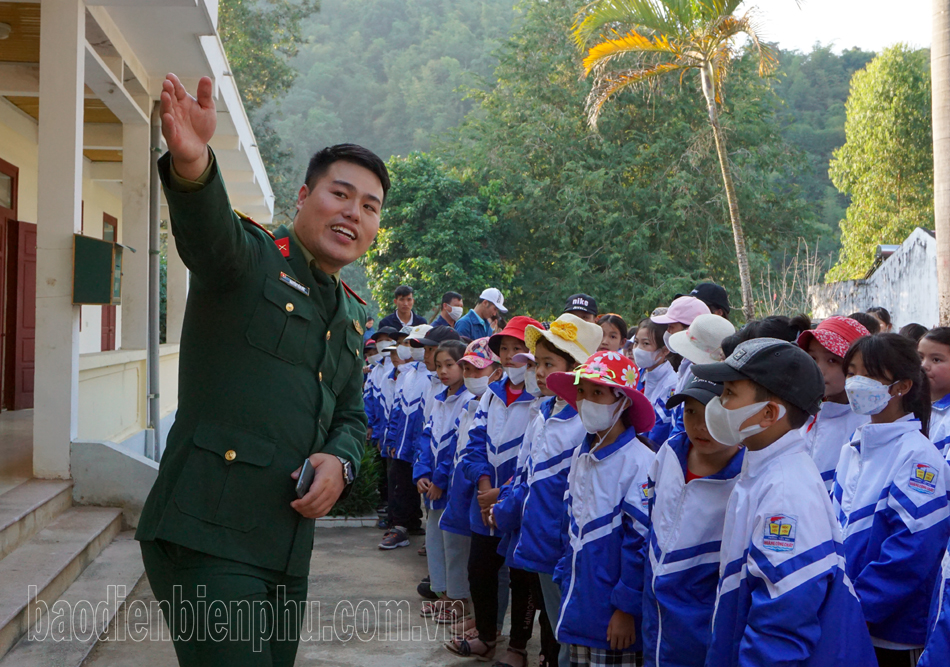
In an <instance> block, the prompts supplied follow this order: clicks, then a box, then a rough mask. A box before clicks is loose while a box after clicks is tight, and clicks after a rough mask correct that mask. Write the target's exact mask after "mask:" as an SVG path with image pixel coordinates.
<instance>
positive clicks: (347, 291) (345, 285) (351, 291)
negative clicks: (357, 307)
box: [340, 280, 366, 306]
mask: <svg viewBox="0 0 950 667" xmlns="http://www.w3.org/2000/svg"><path fill="white" fill-rule="evenodd" d="M340 284H341V285H343V289H345V290H346V293H347V294H349V295H350V296H351V297H353V298H354V299H356V300H357V301H359V302H360V303H361V304H363V305H364V306H365V305H366V302H365V301H363V299H361V298H360V295H359V294H357V293H356V292H354V291H353V288H352V287H350V286H349V285H347V284H346V283H345V282H343V281H342V280H341V281H340Z"/></svg>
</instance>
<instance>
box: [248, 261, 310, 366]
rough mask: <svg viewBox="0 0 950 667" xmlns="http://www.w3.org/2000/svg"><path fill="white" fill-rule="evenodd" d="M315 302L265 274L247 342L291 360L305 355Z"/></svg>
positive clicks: (298, 359) (276, 355) (249, 326)
mask: <svg viewBox="0 0 950 667" xmlns="http://www.w3.org/2000/svg"><path fill="white" fill-rule="evenodd" d="M312 319H313V303H311V301H310V299H309V298H307V296H306V295H304V294H300V293H298V292H296V291H295V290H293V289H291V288H289V287H287V286H285V285H282V284H281V283H279V282H278V281H276V280H274V279H273V278H269V277H267V278H264V290H263V292H262V294H261V299H260V300H258V303H257V307H256V308H255V310H254V315H252V316H251V322H250V324H249V325H248V327H247V342H248V343H250V344H251V345H253V346H254V347H256V348H258V349H260V350H264V352H267V353H268V354H272V355H274V356H275V357H277V358H278V359H282V360H284V361H286V362H289V363H291V364H299V363H300V362H301V361H303V360H304V359H305V358H306V353H307V334H308V332H309V330H310V321H311V320H312Z"/></svg>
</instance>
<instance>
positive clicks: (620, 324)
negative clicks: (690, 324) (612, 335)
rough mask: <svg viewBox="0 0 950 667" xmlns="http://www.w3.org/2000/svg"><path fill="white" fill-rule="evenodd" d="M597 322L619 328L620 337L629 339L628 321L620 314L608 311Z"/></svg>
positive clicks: (661, 335)
mask: <svg viewBox="0 0 950 667" xmlns="http://www.w3.org/2000/svg"><path fill="white" fill-rule="evenodd" d="M597 324H609V325H611V326H613V327H615V328H616V329H617V331H619V332H620V337H621V338H623V339H624V340H627V336H628V335H629V332H628V331H627V323H626V322H625V321H624V319H623V318H622V317H620V315H618V314H617V313H607V314H606V315H601V316H600V319H598V320H597ZM662 337H663V334H660V338H662Z"/></svg>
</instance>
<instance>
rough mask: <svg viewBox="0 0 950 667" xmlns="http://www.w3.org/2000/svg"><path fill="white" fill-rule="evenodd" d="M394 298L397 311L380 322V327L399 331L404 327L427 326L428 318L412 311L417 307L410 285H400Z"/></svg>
mask: <svg viewBox="0 0 950 667" xmlns="http://www.w3.org/2000/svg"><path fill="white" fill-rule="evenodd" d="M393 296H394V298H393V302H394V303H395V304H396V310H395V311H393V312H392V313H390V314H389V315H387V316H386V317H384V318H383V319H381V320H380V321H379V326H380V327H392V328H393V329H397V330H398V329H402V328H403V327H416V326H419V325H420V324H427V322H426V318H424V317H420V316H418V315H416V313H415V311H413V309H412V308H413V306H415V305H416V298H415V296H414V295H413V290H412V287H410V286H409V285H400V286H399V287H397V288H396V291H395V293H394V295H393Z"/></svg>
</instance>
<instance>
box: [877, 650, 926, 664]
mask: <svg viewBox="0 0 950 667" xmlns="http://www.w3.org/2000/svg"><path fill="white" fill-rule="evenodd" d="M923 652H924V651H923V649H919V648H914V649H909V650H903V651H895V650H893V649H888V648H878V647H877V646H875V647H874V654H875V655H876V656H877V664H878V667H914V665H916V664H917V661H918V660H919V659H920V654H921V653H923Z"/></svg>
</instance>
